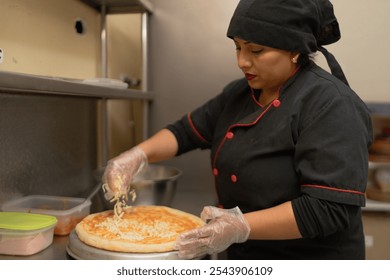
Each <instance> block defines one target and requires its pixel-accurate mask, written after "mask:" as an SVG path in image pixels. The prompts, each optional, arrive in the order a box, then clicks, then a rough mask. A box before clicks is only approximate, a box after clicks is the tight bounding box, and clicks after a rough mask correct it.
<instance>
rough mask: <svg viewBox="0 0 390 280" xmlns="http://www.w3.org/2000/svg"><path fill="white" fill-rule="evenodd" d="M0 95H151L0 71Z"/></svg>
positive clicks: (63, 79) (117, 97)
mask: <svg viewBox="0 0 390 280" xmlns="http://www.w3.org/2000/svg"><path fill="white" fill-rule="evenodd" d="M0 93H31V94H49V95H64V96H81V97H91V98H107V99H142V100H152V99H153V94H151V93H148V92H145V91H141V90H136V89H122V88H114V87H108V86H100V85H91V84H86V83H83V82H82V80H73V79H67V78H57V77H46V76H38V75H30V74H20V73H14V72H6V71H0Z"/></svg>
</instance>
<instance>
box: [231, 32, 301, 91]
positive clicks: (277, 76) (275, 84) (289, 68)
mask: <svg viewBox="0 0 390 280" xmlns="http://www.w3.org/2000/svg"><path fill="white" fill-rule="evenodd" d="M234 43H235V45H236V51H237V63H238V67H240V69H241V70H242V72H244V74H245V77H246V78H247V80H248V83H249V85H250V86H251V87H252V88H254V89H262V90H263V91H271V92H276V91H277V90H278V88H279V87H280V86H281V85H282V84H283V83H284V82H286V81H287V80H288V78H289V77H290V76H291V74H292V73H293V71H294V70H295V68H296V64H295V63H293V62H292V58H293V57H295V56H296V55H297V54H296V53H291V52H289V51H285V50H279V49H274V48H270V47H266V46H262V45H258V44H253V43H251V42H247V41H245V40H241V39H238V38H234Z"/></svg>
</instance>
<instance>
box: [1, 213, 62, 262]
mask: <svg viewBox="0 0 390 280" xmlns="http://www.w3.org/2000/svg"><path fill="white" fill-rule="evenodd" d="M56 224H57V219H56V218H55V217H53V216H49V215H41V214H31V213H20V212H0V254H5V255H24V256H26V255H33V254H35V253H38V252H40V251H42V250H43V249H45V248H47V247H48V246H49V245H50V244H51V243H52V242H53V233H54V227H55V225H56Z"/></svg>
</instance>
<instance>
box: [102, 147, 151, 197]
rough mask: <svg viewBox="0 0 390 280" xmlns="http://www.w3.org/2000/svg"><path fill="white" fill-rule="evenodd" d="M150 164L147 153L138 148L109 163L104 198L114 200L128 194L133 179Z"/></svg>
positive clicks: (104, 175)
mask: <svg viewBox="0 0 390 280" xmlns="http://www.w3.org/2000/svg"><path fill="white" fill-rule="evenodd" d="M147 164H148V159H147V156H146V154H145V152H144V151H143V150H142V149H140V148H138V147H137V146H136V147H134V148H132V149H130V150H128V151H126V152H123V153H122V154H120V155H119V156H117V157H115V158H113V159H111V160H109V161H108V164H107V167H106V169H105V171H104V174H103V178H102V180H103V187H104V189H105V194H104V197H105V198H106V199H107V200H112V199H113V198H115V197H119V196H121V195H124V196H125V197H126V199H127V194H128V192H129V190H130V184H131V181H132V180H133V178H134V177H135V176H136V175H137V174H138V173H139V172H140V171H141V170H142V169H143V168H144V167H146V166H147Z"/></svg>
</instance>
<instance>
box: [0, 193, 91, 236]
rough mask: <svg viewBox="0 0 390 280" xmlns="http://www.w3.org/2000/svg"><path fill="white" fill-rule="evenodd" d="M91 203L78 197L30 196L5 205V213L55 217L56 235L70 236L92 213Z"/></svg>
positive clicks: (3, 208)
mask: <svg viewBox="0 0 390 280" xmlns="http://www.w3.org/2000/svg"><path fill="white" fill-rule="evenodd" d="M90 208H91V201H90V200H87V201H86V200H85V199H84V198H78V197H64V196H48V195H29V196H25V197H22V198H19V199H15V200H12V201H9V202H6V203H4V204H3V207H2V210H3V211H15V212H27V213H37V214H46V215H51V216H55V217H56V218H57V220H58V223H57V225H56V227H55V228H54V234H55V235H68V234H69V233H70V232H71V231H72V230H73V229H74V228H75V227H76V225H77V224H78V223H79V222H80V221H81V220H82V219H83V218H84V217H86V216H87V215H88V214H89V213H90Z"/></svg>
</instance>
